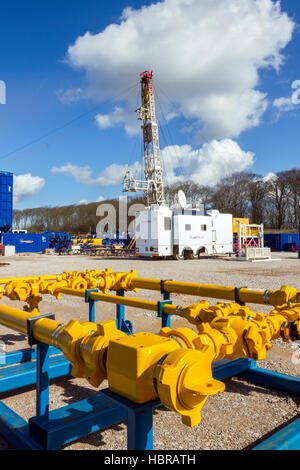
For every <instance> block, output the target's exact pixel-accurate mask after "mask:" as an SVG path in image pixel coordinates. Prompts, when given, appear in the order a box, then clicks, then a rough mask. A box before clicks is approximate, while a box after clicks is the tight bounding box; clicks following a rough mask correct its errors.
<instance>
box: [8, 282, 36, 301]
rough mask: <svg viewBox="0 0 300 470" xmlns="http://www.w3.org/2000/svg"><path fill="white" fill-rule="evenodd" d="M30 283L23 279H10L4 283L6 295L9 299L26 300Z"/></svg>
mask: <svg viewBox="0 0 300 470" xmlns="http://www.w3.org/2000/svg"><path fill="white" fill-rule="evenodd" d="M30 291H31V288H30V285H29V284H28V283H26V282H23V281H21V282H20V281H12V282H9V283H8V284H7V285H6V291H5V292H6V296H7V297H8V298H9V299H11V300H26V299H27V297H28V296H29V295H30Z"/></svg>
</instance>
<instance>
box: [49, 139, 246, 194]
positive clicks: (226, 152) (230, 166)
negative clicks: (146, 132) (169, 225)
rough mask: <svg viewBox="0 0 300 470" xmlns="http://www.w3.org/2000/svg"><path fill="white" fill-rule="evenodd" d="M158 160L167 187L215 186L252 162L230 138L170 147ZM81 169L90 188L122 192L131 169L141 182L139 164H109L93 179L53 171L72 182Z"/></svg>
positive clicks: (64, 169) (64, 168)
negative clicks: (187, 184)
mask: <svg viewBox="0 0 300 470" xmlns="http://www.w3.org/2000/svg"><path fill="white" fill-rule="evenodd" d="M161 159H162V164H163V167H164V172H165V183H166V184H172V183H175V182H177V181H182V180H184V179H192V180H194V181H195V182H197V183H199V184H207V185H214V184H216V183H217V182H218V181H219V179H220V178H221V177H223V176H224V175H226V174H231V173H234V172H236V171H243V170H246V169H248V168H250V167H251V166H252V165H253V163H254V153H252V152H246V151H244V150H242V149H241V148H240V146H239V145H238V144H237V143H236V142H234V141H233V140H231V139H223V140H213V141H210V142H208V143H205V144H204V145H203V146H202V147H201V148H199V149H193V148H192V147H191V146H190V145H181V146H180V145H171V146H168V147H165V148H164V149H163V150H162V151H161ZM74 168H76V171H74ZM84 170H85V171H86V173H87V175H88V178H85V179H84V181H83V180H81V182H82V183H86V184H90V185H97V186H111V185H120V189H121V183H122V181H123V178H124V175H125V172H126V170H130V171H131V173H132V174H133V175H135V177H136V178H137V179H144V173H143V169H142V165H141V164H140V163H139V162H135V163H133V164H132V165H129V166H128V165H118V164H116V163H112V164H111V165H109V166H108V167H106V168H105V169H104V170H103V171H101V173H100V174H99V175H98V176H97V177H95V178H93V177H92V176H91V170H90V167H74V165H71V164H70V163H68V164H66V165H64V166H62V167H61V168H56V167H55V172H59V173H65V174H67V173H69V174H71V175H72V176H73V177H74V178H75V179H77V178H78V174H80V173H81V171H82V172H83V171H84ZM52 171H53V169H52ZM101 200H103V198H102V196H100V197H99V198H98V201H101Z"/></svg>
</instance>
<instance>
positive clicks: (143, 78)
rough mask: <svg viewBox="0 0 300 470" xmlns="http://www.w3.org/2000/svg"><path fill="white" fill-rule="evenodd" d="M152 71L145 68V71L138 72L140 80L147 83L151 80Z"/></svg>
mask: <svg viewBox="0 0 300 470" xmlns="http://www.w3.org/2000/svg"><path fill="white" fill-rule="evenodd" d="M152 76H153V72H152V71H151V72H150V71H149V70H145V72H143V73H141V74H140V78H141V82H142V83H144V84H146V85H148V84H150V83H151V82H152Z"/></svg>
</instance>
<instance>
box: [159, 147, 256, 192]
mask: <svg viewBox="0 0 300 470" xmlns="http://www.w3.org/2000/svg"><path fill="white" fill-rule="evenodd" d="M162 160H163V163H164V169H165V174H166V183H167V184H172V183H176V182H179V181H182V180H185V179H191V180H193V181H195V182H196V183H198V184H201V185H209V186H213V185H215V184H216V183H217V182H218V181H219V180H220V179H221V178H222V177H223V176H225V175H228V174H231V173H234V172H237V171H244V170H246V169H248V168H250V167H251V166H252V165H253V163H254V153H252V152H245V151H244V150H242V149H241V148H240V146H239V145H238V144H237V143H236V142H234V141H233V140H231V139H223V140H219V141H218V140H213V141H211V142H208V143H206V144H204V145H203V146H202V147H201V148H200V149H193V148H192V147H191V146H190V145H182V146H179V145H173V146H169V147H165V148H164V149H163V150H162Z"/></svg>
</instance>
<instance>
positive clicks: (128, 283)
mask: <svg viewBox="0 0 300 470" xmlns="http://www.w3.org/2000/svg"><path fill="white" fill-rule="evenodd" d="M117 274H118V273H115V275H117ZM120 274H122V275H121V277H120V278H118V280H117V283H116V285H115V288H116V289H126V290H127V291H133V292H137V291H138V288H136V287H133V286H132V282H133V280H134V279H136V278H137V275H136V271H135V269H132V270H131V271H130V273H120Z"/></svg>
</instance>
